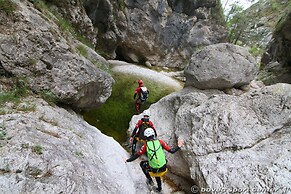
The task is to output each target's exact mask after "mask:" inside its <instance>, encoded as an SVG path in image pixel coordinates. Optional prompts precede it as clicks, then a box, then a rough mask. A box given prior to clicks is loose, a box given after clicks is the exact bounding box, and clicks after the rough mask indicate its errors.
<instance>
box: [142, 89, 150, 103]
mask: <svg viewBox="0 0 291 194" xmlns="http://www.w3.org/2000/svg"><path fill="white" fill-rule="evenodd" d="M148 97H149V92H148V89H147V88H146V87H145V86H143V87H140V99H141V101H146V100H147V99H148Z"/></svg>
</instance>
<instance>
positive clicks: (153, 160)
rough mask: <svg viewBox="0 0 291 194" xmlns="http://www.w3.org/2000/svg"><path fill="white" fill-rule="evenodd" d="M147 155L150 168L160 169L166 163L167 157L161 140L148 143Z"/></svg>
mask: <svg viewBox="0 0 291 194" xmlns="http://www.w3.org/2000/svg"><path fill="white" fill-rule="evenodd" d="M146 146H147V155H148V161H149V165H150V167H152V168H154V169H159V168H161V167H163V166H164V165H165V164H166V163H167V160H166V156H165V153H164V150H163V147H162V145H161V143H160V141H159V140H153V141H147V142H146Z"/></svg>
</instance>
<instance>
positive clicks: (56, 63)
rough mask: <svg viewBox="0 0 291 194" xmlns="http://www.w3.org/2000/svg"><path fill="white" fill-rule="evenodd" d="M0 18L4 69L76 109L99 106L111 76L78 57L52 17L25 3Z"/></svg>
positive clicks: (109, 84) (18, 4) (104, 97)
mask: <svg viewBox="0 0 291 194" xmlns="http://www.w3.org/2000/svg"><path fill="white" fill-rule="evenodd" d="M29 5H30V4H29ZM0 18H1V19H2V20H3V21H5V22H3V23H1V24H0V28H1V29H2V30H1V33H0V57H1V58H0V60H1V61H0V65H1V66H0V69H2V70H3V72H7V73H9V74H10V75H13V76H17V77H26V78H27V81H28V83H29V85H30V87H31V89H32V90H34V91H36V92H37V93H41V92H42V91H50V92H52V93H53V94H54V95H55V96H56V98H57V99H58V102H60V103H63V104H66V105H69V106H71V107H73V108H74V109H77V110H86V109H91V108H94V107H99V106H100V105H101V104H103V103H104V102H105V101H106V99H107V98H108V97H109V96H110V95H111V90H112V84H113V83H114V80H113V79H112V77H111V76H110V75H109V74H108V73H106V72H104V71H102V70H100V69H98V68H97V67H96V65H94V64H93V62H92V61H90V60H87V59H86V58H84V57H83V56H81V55H80V54H79V53H78V51H77V49H76V48H75V47H74V42H69V41H70V40H71V39H70V35H69V33H68V34H66V37H64V36H63V35H62V32H61V31H60V30H59V28H58V26H57V25H56V24H55V23H54V22H53V20H50V19H48V18H47V17H46V16H45V15H43V14H42V13H40V12H39V11H37V10H35V9H34V8H32V7H29V6H27V5H26V4H25V3H24V2H17V11H15V13H14V15H13V16H10V17H8V16H7V15H6V14H5V13H3V12H1V13H0ZM65 38H66V39H65ZM87 53H89V52H87ZM7 73H6V74H7Z"/></svg>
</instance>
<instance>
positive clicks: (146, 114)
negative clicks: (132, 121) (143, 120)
mask: <svg viewBox="0 0 291 194" xmlns="http://www.w3.org/2000/svg"><path fill="white" fill-rule="evenodd" d="M143 116H148V117H150V116H151V113H150V111H149V110H145V111H143Z"/></svg>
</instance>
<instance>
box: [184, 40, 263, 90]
mask: <svg viewBox="0 0 291 194" xmlns="http://www.w3.org/2000/svg"><path fill="white" fill-rule="evenodd" d="M257 72H258V67H257V65H256V61H255V58H254V57H252V56H251V55H250V53H249V52H248V51H247V49H246V48H243V47H240V46H237V45H234V44H229V43H220V44H214V45H210V46H207V47H205V48H203V49H202V50H201V51H197V52H196V53H194V54H193V55H192V57H191V60H190V62H189V64H188V66H187V67H186V68H185V76H186V83H185V86H194V87H196V88H199V89H226V88H232V87H240V86H242V85H246V84H249V83H250V82H251V81H252V80H254V78H255V75H256V73H257Z"/></svg>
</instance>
